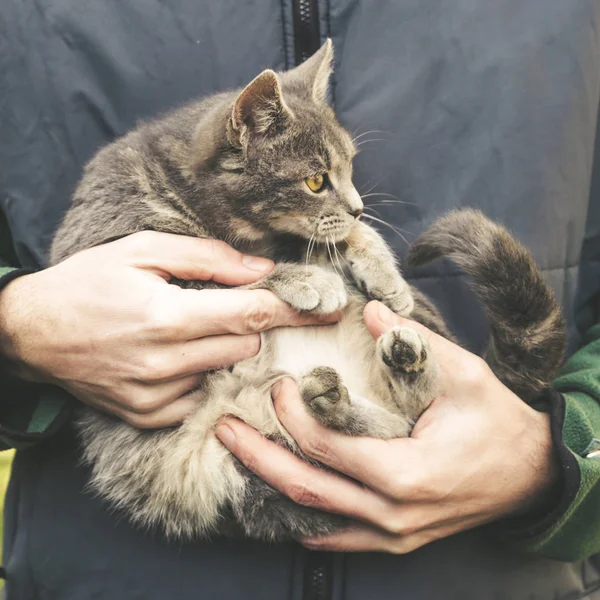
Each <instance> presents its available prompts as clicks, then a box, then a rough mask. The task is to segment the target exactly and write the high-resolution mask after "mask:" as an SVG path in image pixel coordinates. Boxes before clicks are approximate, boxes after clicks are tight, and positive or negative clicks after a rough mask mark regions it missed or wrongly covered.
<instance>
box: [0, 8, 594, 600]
mask: <svg viewBox="0 0 600 600" xmlns="http://www.w3.org/2000/svg"><path fill="white" fill-rule="evenodd" d="M2 13H3V14H2V15H0V25H2V29H3V30H4V31H5V33H6V37H5V39H6V40H7V47H9V48H11V53H10V54H9V55H8V56H7V57H6V56H5V57H3V61H4V62H3V63H2V64H0V73H1V76H2V78H3V81H4V83H3V86H4V88H5V90H4V92H5V93H4V97H3V102H2V104H1V105H0V129H1V130H2V132H3V133H2V144H1V145H0V164H2V171H3V172H2V174H1V176H0V208H1V209H2V211H3V212H4V213H5V214H6V216H7V218H8V221H9V223H10V227H11V231H12V233H13V237H14V242H15V246H16V250H17V253H18V255H19V258H20V259H21V261H22V262H23V263H25V264H43V263H44V260H45V253H46V252H47V249H48V247H49V243H50V240H51V237H52V233H53V231H54V230H55V228H56V226H57V224H58V223H59V221H60V219H61V216H62V214H64V211H65V210H66V207H67V206H68V202H69V196H70V193H71V192H72V190H73V188H74V186H75V184H76V181H77V179H78V178H79V176H80V174H81V170H82V167H83V165H84V164H85V162H86V161H87V160H88V159H89V158H90V157H91V156H92V154H93V153H94V151H95V150H97V149H98V148H99V147H100V146H102V145H103V144H105V143H107V142H109V141H110V140H112V139H114V137H116V136H118V135H121V134H123V133H124V132H125V131H127V130H128V129H129V128H130V127H132V126H133V125H134V124H135V123H136V122H137V121H138V120H140V119H145V118H149V117H151V116H153V115H156V114H158V113H161V112H165V111H167V110H168V109H170V108H172V107H175V106H177V105H180V104H182V103H184V102H186V101H188V100H190V99H192V98H196V97H200V96H203V95H206V94H209V93H212V92H214V91H217V90H222V89H227V88H233V87H238V86H241V85H243V84H244V83H246V82H248V81H249V80H250V79H251V78H252V77H253V76H254V75H256V74H257V73H258V72H260V70H262V69H264V68H267V67H270V68H274V69H276V70H284V69H286V68H288V67H291V66H293V65H294V64H296V62H297V61H298V60H301V58H302V57H303V56H306V55H308V54H310V53H311V52H312V51H313V50H315V49H316V48H317V47H318V46H319V45H320V43H321V42H322V41H323V39H324V38H325V37H326V36H331V37H332V39H333V42H334V46H335V52H336V65H335V73H334V76H333V80H332V88H331V99H332V103H333V105H334V107H335V109H336V112H337V114H338V117H339V119H340V120H341V122H342V123H343V124H344V125H345V126H346V127H347V128H348V129H349V130H350V131H352V132H353V134H354V135H356V136H362V137H360V138H359V139H358V142H359V143H360V154H359V156H358V157H357V159H356V161H355V173H356V175H355V182H356V185H357V188H358V189H359V191H360V192H361V193H362V194H363V195H364V197H365V201H366V203H367V205H370V206H372V208H373V209H375V210H376V211H378V213H379V216H380V217H381V219H382V220H384V221H388V222H389V223H390V224H391V225H392V226H393V227H394V228H399V229H400V232H399V234H398V233H397V232H394V231H393V230H392V229H388V228H387V227H386V226H385V225H381V228H382V232H383V233H385V234H386V237H387V239H388V240H389V241H390V243H391V244H392V246H393V247H394V248H395V249H396V250H397V252H398V253H399V255H400V256H402V255H403V254H404V252H405V249H406V241H405V240H404V239H402V236H404V237H405V238H406V240H408V241H409V242H410V240H411V239H413V238H414V236H415V235H416V234H418V233H419V232H421V231H422V230H423V229H424V228H425V227H426V226H427V225H428V224H429V223H431V222H432V221H433V220H434V218H435V217H437V216H438V215H440V214H441V213H443V212H445V211H447V210H449V209H451V208H455V207H459V206H475V207H478V208H481V209H482V210H483V211H484V212H485V213H486V214H488V215H489V216H490V217H492V218H495V219H498V220H500V221H502V222H503V223H504V224H506V225H507V226H508V227H509V228H510V229H511V230H512V231H513V232H514V233H515V235H516V236H517V237H518V238H519V239H520V240H521V241H522V242H523V243H524V244H525V245H526V246H528V247H529V248H531V249H532V251H533V253H534V255H535V257H536V259H537V260H538V262H539V263H540V265H541V266H542V268H543V269H544V272H545V274H546V276H547V278H548V281H549V282H550V283H551V285H552V286H553V288H554V290H555V291H556V294H557V296H558V298H559V300H561V302H562V303H563V305H564V307H565V313H566V315H567V317H568V320H569V323H570V326H571V327H570V332H571V344H572V347H574V345H576V343H577V339H578V333H577V330H576V328H575V322H576V318H577V319H578V320H579V323H580V324H582V325H585V323H586V322H587V321H589V319H590V313H589V311H588V310H587V306H586V302H587V301H588V300H589V299H590V298H591V296H592V295H593V294H594V293H598V291H599V290H600V278H599V277H598V267H597V263H593V261H592V258H593V256H592V255H593V252H592V251H593V250H596V249H597V248H598V246H599V245H600V232H599V231H598V225H597V222H600V219H598V216H599V215H598V213H599V212H600V208H599V206H598V204H599V203H598V202H596V203H595V204H594V205H593V206H592V205H590V185H591V180H592V172H593V166H594V165H593V160H594V159H593V157H594V153H593V150H594V136H595V126H596V117H597V112H598V99H599V91H598V90H599V81H600V75H599V73H598V69H597V67H596V65H597V61H598V60H599V59H600V56H599V54H600V51H599V50H598V46H597V44H595V38H594V37H593V35H592V33H591V32H592V31H596V30H598V29H599V27H598V25H599V17H600V6H599V5H598V2H596V1H595V0H586V1H584V0H578V1H576V2H570V3H567V2H564V1H563V0H534V1H533V2H527V3H524V2H521V1H520V0H500V1H499V2H495V3H484V2H473V1H472V0H459V1H457V2H452V3H443V2H437V1H436V2H433V3H430V2H428V3H423V2H418V1H416V0H400V1H398V2H393V3H392V2H388V3H377V2H367V1H348V0H329V1H325V0H319V1H318V2H317V1H311V0H294V1H292V0H284V1H283V2H281V1H279V0H277V1H276V0H261V1H260V2H253V3H242V2H238V1H237V0H223V1H221V2H219V3H215V2H210V1H209V0H195V1H194V2H192V1H190V0H179V1H177V2H168V3H162V2H161V3H148V2H135V1H129V2H96V3H86V4H85V6H83V5H82V4H81V3H80V2H77V1H76V0H40V1H39V2H36V3H23V2H17V1H16V0H13V1H11V2H8V3H7V6H5V7H3V11H2ZM586 224H587V234H586ZM400 234H401V235H400ZM407 276H408V277H409V278H410V279H411V281H413V282H414V283H415V284H416V285H418V286H419V287H420V288H421V289H422V290H423V291H425V292H426V293H428V294H429V295H430V296H431V297H432V299H433V300H434V301H435V302H436V303H437V304H438V305H439V306H440V307H441V308H442V310H443V312H444V314H445V315H446V316H447V318H448V321H449V323H450V325H451V327H452V329H453V330H454V331H455V333H457V335H458V337H459V338H460V339H461V340H463V341H464V342H465V343H466V344H467V345H468V347H470V348H472V349H477V350H480V349H481V348H482V347H483V344H484V341H485V337H486V325H485V320H484V318H483V316H482V313H481V311H480V310H479V308H478V307H477V304H476V302H475V300H474V298H473V296H472V294H471V293H470V292H469V290H468V288H467V286H466V284H465V281H464V278H463V277H462V276H460V274H459V273H458V271H457V270H456V269H454V268H453V267H451V266H450V265H449V264H448V263H440V264H434V265H431V266H429V267H427V268H425V269H422V270H419V271H418V272H408V273H407ZM76 462H77V454H76V450H75V444H74V442H73V440H72V438H71V437H70V435H69V434H68V433H65V434H64V435H63V436H61V437H59V438H58V439H57V440H56V441H55V442H53V443H51V444H49V445H47V446H44V447H41V448H37V449H32V450H29V451H27V452H23V453H20V455H19V458H18V460H17V467H16V470H15V476H14V477H13V481H12V483H11V490H10V494H9V498H8V505H7V506H8V508H7V510H8V516H7V519H6V521H7V532H6V544H7V550H6V553H5V560H6V559H7V563H6V564H7V567H8V572H9V577H10V578H11V579H10V580H9V584H8V589H9V591H10V595H9V598H11V599H18V600H20V599H21V598H22V599H28V600H29V599H30V598H39V599H40V600H41V599H55V598H60V599H61V600H63V599H64V600H67V599H70V598H73V599H77V600H84V599H86V598H138V597H139V598H144V599H148V600H152V599H153V598H157V599H158V598H165V597H177V598H179V599H181V600H185V599H187V598H210V599H213V598H215V599H216V598H223V599H226V600H237V598H239V599H240V600H241V599H242V598H243V599H251V598H260V599H261V600H263V599H264V600H269V599H270V598H273V599H277V600H279V599H286V598H289V599H290V600H302V599H315V600H329V598H331V599H332V600H333V599H335V600H342V599H343V600H363V599H366V598H377V599H378V600H387V599H392V598H394V599H396V598H398V599H399V598H410V599H411V600H412V599H419V598H423V599H430V598H436V599H438V598H457V599H458V598H460V599H470V598H473V600H486V599H487V598H489V599H490V600H491V599H492V598H494V599H498V598H506V599H507V600H520V599H521V598H522V599H532V598H535V599H540V600H543V599H546V598H557V599H558V600H565V599H567V598H568V599H569V600H571V599H573V600H574V599H575V598H583V597H590V598H593V597H596V596H594V595H592V592H591V591H589V594H588V592H586V591H585V590H591V589H592V588H594V587H597V586H598V585H600V583H599V582H600V574H599V572H598V570H597V569H595V568H594V566H593V563H592V562H587V563H584V564H581V565H569V564H560V563H556V562H553V561H546V560H541V559H535V558H532V557H525V556H521V555H518V554H516V553H514V551H512V550H509V549H507V548H504V547H503V546H501V545H500V544H499V543H496V542H494V541H493V540H492V539H490V538H488V537H487V536H486V535H485V533H484V532H482V531H476V532H471V533H468V534H464V535H459V536H455V537H453V538H450V539H448V540H442V541H440V542H437V543H434V544H431V545H430V546H427V547H425V548H423V549H421V550H418V551H416V552H414V553H411V554H410V555H407V556H387V555H369V554H362V555H352V554H350V555H345V556H343V555H330V554H311V553H308V552H306V551H304V550H302V549H301V548H300V547H299V546H296V545H284V546H263V545H259V544H254V543H250V542H248V543H235V544H232V543H231V542H228V541H223V540H214V541H212V542H211V543H198V544H192V545H181V544H177V543H168V542H166V541H165V540H164V539H163V538H162V537H161V536H160V535H159V534H153V535H150V534H143V533H142V532H139V531H136V530H134V529H133V528H131V527H130V526H129V525H128V524H127V522H126V521H124V520H122V519H120V518H118V516H116V515H115V514H113V513H111V512H110V510H109V509H108V508H107V507H106V506H105V505H103V504H102V503H101V502H99V501H98V500H96V499H94V498H93V497H91V496H90V495H89V494H87V493H84V492H83V488H84V485H85V481H86V472H85V469H83V468H81V467H77V466H76ZM321 588H323V589H324V590H325V591H324V592H323V591H322V589H321ZM586 594H588V595H586ZM597 597H598V598H600V593H599V594H598V595H597Z"/></svg>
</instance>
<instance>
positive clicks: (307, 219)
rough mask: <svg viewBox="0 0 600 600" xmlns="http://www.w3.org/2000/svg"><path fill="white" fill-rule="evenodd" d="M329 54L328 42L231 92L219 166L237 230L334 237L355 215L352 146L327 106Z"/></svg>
mask: <svg viewBox="0 0 600 600" xmlns="http://www.w3.org/2000/svg"><path fill="white" fill-rule="evenodd" d="M332 59H333V48H332V44H331V41H330V40H327V42H326V43H325V44H324V45H323V46H322V47H321V49H320V50H319V51H318V52H317V53H316V54H314V55H313V56H312V57H311V58H309V59H308V60H307V61H306V62H305V63H303V64H302V65H300V66H299V67H296V68H295V69H292V70H291V71H287V72H285V73H281V74H276V73H275V72H273V71H271V70H267V71H263V72H262V73H261V74H260V75H258V76H257V77H256V78H255V79H254V80H253V81H252V82H251V83H250V84H248V86H247V87H246V88H245V89H244V90H243V91H242V92H241V93H240V94H239V96H237V99H236V100H235V102H234V104H233V107H232V109H231V113H230V116H229V118H228V122H227V127H226V137H227V140H228V145H229V151H225V152H223V153H221V155H220V158H219V159H218V166H219V168H220V169H222V170H223V172H224V174H225V175H226V176H225V178H224V179H225V182H226V185H227V186H228V187H230V186H231V187H232V190H231V191H232V194H231V197H235V198H236V205H235V210H236V214H237V215H238V217H239V218H240V219H241V223H242V226H241V229H243V224H244V223H247V224H248V226H247V228H246V229H247V230H248V231H251V230H254V231H255V232H258V231H262V232H265V231H269V230H270V231H276V232H282V233H292V234H296V235H299V236H301V237H303V238H306V239H310V238H311V237H313V236H314V240H315V241H317V242H325V241H327V240H329V241H332V242H337V241H340V240H343V239H344V238H346V237H347V236H348V235H349V233H350V231H351V229H352V227H353V225H354V224H355V222H356V220H357V218H358V217H359V216H360V214H361V213H362V210H363V203H362V200H361V197H360V195H359V193H358V192H357V191H356V188H355V187H354V185H353V183H352V158H353V157H354V155H355V154H356V150H355V146H354V144H353V142H352V139H351V137H350V135H349V134H348V132H346V130H345V129H344V128H343V127H342V126H341V125H340V124H339V123H338V121H337V120H336V118H335V115H334V113H333V111H332V110H331V108H330V107H329V106H328V104H327V89H328V82H329V76H330V74H331V69H332V67H331V64H332Z"/></svg>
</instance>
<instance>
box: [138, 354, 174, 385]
mask: <svg viewBox="0 0 600 600" xmlns="http://www.w3.org/2000/svg"><path fill="white" fill-rule="evenodd" d="M171 371H172V365H171V364H170V361H168V360H166V359H165V358H164V357H162V356H160V355H157V354H154V353H153V354H148V355H147V356H145V357H144V359H143V360H142V361H141V364H140V365H139V368H138V372H137V380H138V381H142V382H157V381H162V380H164V379H168V378H169V376H170V374H171ZM144 395H145V394H144Z"/></svg>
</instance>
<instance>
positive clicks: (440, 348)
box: [363, 300, 466, 360]
mask: <svg viewBox="0 0 600 600" xmlns="http://www.w3.org/2000/svg"><path fill="white" fill-rule="evenodd" d="M363 318H364V321H365V325H366V326H367V329H368V330H369V332H370V333H371V335H372V336H373V337H374V338H378V337H380V336H381V335H383V334H384V333H385V332H386V331H387V330H388V329H391V328H392V327H396V326H400V327H410V328H411V329H414V330H416V331H418V332H419V333H420V334H421V335H422V336H423V337H424V338H425V339H426V340H427V341H428V342H429V344H430V346H431V349H432V350H433V353H434V354H435V356H436V357H438V359H440V360H443V359H444V358H443V357H445V356H448V357H451V356H454V357H455V356H456V353H457V352H458V353H459V354H461V353H464V352H466V350H464V348H461V347H460V346H457V345H456V344H454V343H453V342H451V341H450V340H447V339H446V338H444V337H442V336H441V335H438V334H437V333H434V332H433V331H431V329H427V327H425V326H424V325H421V323H417V322H416V321H411V320H410V319H405V318H404V317H400V316H398V315H397V314H396V313H394V312H392V311H391V310H390V309H389V308H388V307H387V306H385V305H384V304H382V303H381V302H377V301H376V300H374V301H372V302H369V303H368V304H367V306H365V310H364V312H363Z"/></svg>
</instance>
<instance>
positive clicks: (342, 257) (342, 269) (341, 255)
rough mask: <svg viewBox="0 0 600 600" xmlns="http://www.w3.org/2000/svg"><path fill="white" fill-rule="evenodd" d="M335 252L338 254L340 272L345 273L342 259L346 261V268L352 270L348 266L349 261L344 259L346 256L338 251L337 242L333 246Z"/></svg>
mask: <svg viewBox="0 0 600 600" xmlns="http://www.w3.org/2000/svg"><path fill="white" fill-rule="evenodd" d="M333 250H334V252H335V254H336V256H337V257H338V265H339V267H340V271H342V272H343V271H344V267H343V265H342V263H341V262H340V259H341V260H343V261H344V263H345V264H346V266H347V267H348V268H350V265H349V264H348V261H347V260H346V259H345V258H344V255H343V254H342V253H341V252H340V251H339V250H338V247H337V246H336V245H335V242H334V244H333Z"/></svg>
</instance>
